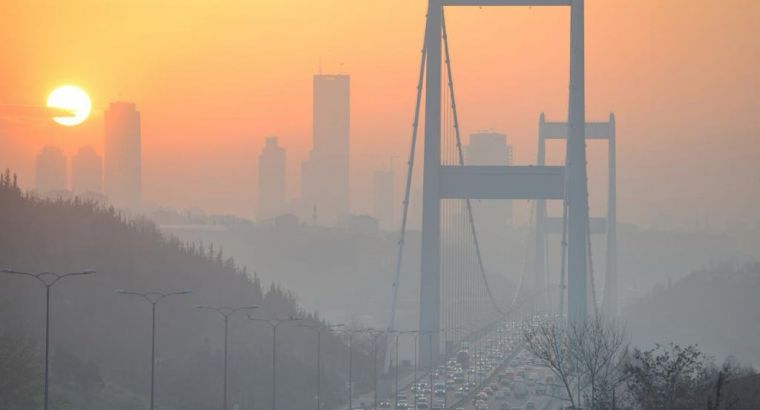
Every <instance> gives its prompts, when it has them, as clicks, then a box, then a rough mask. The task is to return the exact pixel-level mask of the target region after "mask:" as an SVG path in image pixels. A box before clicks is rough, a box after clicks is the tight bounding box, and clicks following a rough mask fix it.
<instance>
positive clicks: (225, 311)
mask: <svg viewBox="0 0 760 410" xmlns="http://www.w3.org/2000/svg"><path fill="white" fill-rule="evenodd" d="M195 308H196V309H207V310H213V311H214V312H216V313H218V314H220V315H221V316H222V318H224V376H223V378H222V380H223V382H222V384H223V390H224V393H223V394H222V396H223V399H222V410H227V373H228V372H227V338H228V336H229V319H230V316H231V315H233V314H234V313H236V312H240V311H242V310H253V309H257V308H258V306H238V307H228V306H202V305H199V306H196V307H195Z"/></svg>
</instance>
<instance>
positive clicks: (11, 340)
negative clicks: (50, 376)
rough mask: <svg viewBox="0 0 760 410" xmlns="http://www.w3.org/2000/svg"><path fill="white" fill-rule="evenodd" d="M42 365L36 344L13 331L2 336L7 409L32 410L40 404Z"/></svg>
mask: <svg viewBox="0 0 760 410" xmlns="http://www.w3.org/2000/svg"><path fill="white" fill-rule="evenodd" d="M40 363H42V361H41V358H40V355H39V353H38V350H37V346H36V344H35V343H34V342H33V341H32V339H31V338H30V337H28V336H26V335H23V334H20V333H18V332H13V331H5V332H3V333H2V334H0V403H2V404H3V405H2V407H3V408H4V409H9V410H15V409H28V408H34V407H36V406H38V404H39V402H40V400H39V399H40V397H41V395H40V393H41V386H40V381H41V380H42V368H41V366H40Z"/></svg>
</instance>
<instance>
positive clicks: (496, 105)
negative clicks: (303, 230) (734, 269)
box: [0, 0, 760, 229]
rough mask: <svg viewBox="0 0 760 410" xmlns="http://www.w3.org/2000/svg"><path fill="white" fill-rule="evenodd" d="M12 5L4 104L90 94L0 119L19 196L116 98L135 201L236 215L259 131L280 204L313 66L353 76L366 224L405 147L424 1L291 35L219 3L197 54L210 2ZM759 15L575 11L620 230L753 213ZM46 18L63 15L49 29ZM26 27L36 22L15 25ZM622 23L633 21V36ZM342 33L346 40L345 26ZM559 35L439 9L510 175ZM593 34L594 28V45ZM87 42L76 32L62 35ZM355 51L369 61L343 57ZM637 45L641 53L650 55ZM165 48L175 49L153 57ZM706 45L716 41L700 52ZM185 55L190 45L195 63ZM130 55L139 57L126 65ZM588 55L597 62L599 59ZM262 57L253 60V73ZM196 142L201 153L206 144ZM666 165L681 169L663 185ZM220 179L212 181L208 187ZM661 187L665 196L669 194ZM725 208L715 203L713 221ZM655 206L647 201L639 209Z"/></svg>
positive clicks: (463, 78)
mask: <svg viewBox="0 0 760 410" xmlns="http://www.w3.org/2000/svg"><path fill="white" fill-rule="evenodd" d="M12 4H13V3H11V5H10V7H9V8H8V17H9V19H8V21H9V24H8V25H5V26H4V27H3V28H0V32H2V33H3V35H7V36H11V34H9V33H14V34H12V35H13V36H14V38H15V37H17V38H20V39H24V40H23V41H20V42H18V43H15V42H10V43H6V44H5V47H7V50H8V52H9V53H12V55H14V56H18V61H19V64H18V65H15V66H14V67H7V68H4V69H3V70H4V71H3V72H2V78H5V79H7V81H8V82H9V85H10V86H9V87H4V88H3V92H2V95H0V97H2V101H3V103H8V104H24V105H35V104H38V103H42V102H43V101H44V98H45V96H46V95H47V93H48V92H49V91H50V89H52V88H53V87H54V86H56V85H58V84H60V83H61V82H71V83H76V84H79V85H81V86H82V87H84V88H85V89H87V90H88V92H90V93H91V97H92V99H93V112H92V114H91V117H90V119H89V120H87V121H85V122H84V123H83V124H81V125H80V126H77V127H71V128H67V129H63V127H61V126H59V125H58V124H48V123H42V122H39V121H38V122H36V123H34V124H24V123H17V121H16V120H14V119H12V118H11V119H7V118H6V119H5V120H4V122H3V125H2V127H0V133H2V139H0V144H1V145H0V148H2V149H0V161H2V162H3V163H4V164H7V165H6V166H7V167H9V168H11V169H12V170H14V171H15V172H17V173H18V174H19V182H20V183H21V184H22V186H26V187H32V186H33V184H34V159H33V158H34V155H35V154H36V152H38V151H39V150H40V149H41V148H42V147H43V146H45V145H57V146H60V147H61V149H63V151H64V152H65V153H66V154H67V155H69V156H71V155H73V154H74V153H75V152H76V150H78V149H79V148H80V147H81V146H87V145H90V146H93V147H95V148H96V150H97V151H98V152H99V153H100V154H101V155H102V154H103V151H102V148H101V147H102V143H101V142H100V139H101V138H102V135H101V134H102V121H103V112H104V109H105V108H107V105H108V103H109V102H110V101H118V100H127V101H133V102H135V103H136V104H137V105H138V106H139V107H140V110H141V111H142V112H144V113H145V116H146V120H145V121H144V123H143V127H142V128H143V129H142V134H143V148H144V149H143V154H144V158H143V174H144V175H143V177H144V178H143V181H144V186H143V193H144V198H145V200H146V201H147V202H149V203H156V204H164V205H166V206H172V207H175V208H187V207H195V206H197V207H201V208H203V209H207V210H208V211H210V212H219V213H228V212H230V213H235V214H239V215H242V216H246V217H251V218H252V217H254V216H255V212H254V211H255V203H256V192H255V191H256V188H255V183H254V184H251V183H250V178H251V175H254V176H255V175H256V164H255V161H250V156H251V155H255V154H253V153H255V152H257V151H258V149H259V148H260V147H261V146H262V145H263V143H264V138H265V137H266V136H268V135H278V136H279V137H280V140H281V143H282V145H283V146H287V147H288V152H289V158H290V161H289V162H288V175H290V180H289V184H288V198H295V197H297V196H298V195H299V194H298V193H299V192H300V186H301V181H300V173H301V171H300V163H301V162H302V161H303V160H304V159H306V158H307V157H308V150H309V149H310V146H311V138H312V135H311V118H310V117H311V114H310V112H311V97H310V94H311V81H312V78H311V76H312V74H313V73H314V72H317V68H318V65H319V61H320V60H321V61H322V66H323V67H324V70H325V72H346V73H350V74H351V76H352V80H353V81H352V88H353V90H352V91H353V97H354V98H353V100H352V104H353V106H354V109H353V112H352V136H353V141H352V157H353V158H355V159H356V160H354V161H353V165H352V172H351V174H352V176H353V177H355V178H354V182H352V191H353V192H354V193H355V194H354V195H355V197H354V198H352V199H351V202H352V204H353V205H352V208H355V209H356V211H358V212H371V210H372V199H371V197H372V192H371V186H367V181H371V179H372V174H373V173H374V171H375V170H377V169H379V168H381V166H382V165H383V164H384V163H385V162H386V160H387V158H388V157H395V158H405V157H406V155H407V154H406V152H404V149H403V148H402V147H404V146H405V145H407V144H408V140H409V135H410V128H411V127H410V123H411V111H412V108H413V99H412V98H411V97H410V93H411V92H412V91H410V90H413V89H414V85H415V79H414V73H412V72H410V70H408V67H410V66H413V65H415V64H416V61H417V59H418V57H419V44H420V39H421V31H420V27H419V24H418V23H419V20H420V19H421V18H423V17H424V14H425V10H424V4H423V2H419V3H418V2H402V1H396V2H393V1H391V2H390V3H388V4H389V8H388V9H382V10H378V9H376V8H373V7H370V6H369V5H363V4H354V3H351V2H346V1H338V0H329V1H327V2H323V3H322V6H321V7H316V6H314V5H309V6H308V9H309V12H310V13H311V15H313V16H318V17H319V18H316V19H312V18H306V17H303V16H301V15H297V16H293V18H294V19H296V21H297V22H298V23H299V24H301V25H302V26H303V27H304V30H303V32H301V31H299V32H298V33H294V34H292V37H288V32H287V30H286V29H285V27H279V26H271V25H266V24H250V23H251V22H253V23H255V22H257V21H269V20H273V21H276V20H277V19H279V18H280V17H282V16H286V15H289V12H288V7H290V6H289V4H290V3H289V2H287V1H285V2H282V3H281V4H264V5H256V6H253V5H235V6H234V7H230V8H229V9H224V10H219V11H218V14H217V19H216V20H214V22H211V23H208V24H212V26H213V27H215V28H216V29H217V30H214V31H215V32H216V33H217V37H208V36H205V35H202V34H199V35H197V36H194V38H193V39H195V37H199V39H200V42H197V41H196V42H194V41H190V40H191V39H190V38H189V37H187V36H185V34H184V33H187V32H188V31H189V30H192V29H193V28H194V27H197V25H198V24H200V23H198V22H199V21H203V20H204V19H201V18H200V16H205V15H207V14H208V13H209V6H207V5H204V4H200V3H194V4H192V5H188V9H187V10H186V14H184V16H185V17H183V18H181V19H176V18H174V17H172V16H173V14H172V13H173V10H172V9H171V8H170V7H163V6H157V7H154V8H151V12H150V13H147V12H146V11H145V7H144V6H145V4H147V3H140V2H135V3H134V5H133V6H132V7H126V8H125V10H124V13H125V15H124V16H122V17H123V18H122V17H119V18H116V16H112V15H110V14H109V13H108V12H107V10H106V8H105V7H103V6H95V7H91V8H89V9H88V10H87V13H80V12H78V10H83V9H84V6H83V5H77V4H76V3H72V6H71V7H70V9H68V10H61V9H57V8H56V7H52V6H46V7H42V8H43V9H44V10H43V11H40V8H41V6H28V5H25V6H24V7H17V6H13V5H12ZM390 5H392V6H393V7H390ZM27 6H28V7H27ZM759 9H760V5H758V4H757V3H756V2H752V1H748V0H737V1H736V3H735V4H734V6H732V7H727V8H722V7H720V5H718V4H709V3H708V4H705V5H703V7H690V5H689V3H688V2H684V1H682V0H677V1H673V2H668V3H667V4H662V3H661V2H656V1H652V0H646V1H641V2H636V3H635V4H617V3H615V2H589V4H588V5H587V10H588V13H589V19H588V29H587V30H588V31H589V39H588V45H587V50H588V53H589V59H588V62H587V64H588V70H589V75H590V76H591V77H592V78H593V81H589V84H588V93H589V99H588V100H589V101H588V116H589V118H604V117H606V115H607V113H609V112H610V111H615V112H618V113H620V115H619V118H618V127H619V135H620V141H619V145H620V149H621V152H625V156H621V158H620V162H619V166H620V171H619V179H620V186H621V187H627V188H628V190H626V192H637V193H639V192H640V193H642V194H636V195H634V194H629V193H625V192H621V195H628V197H626V198H623V197H621V201H623V200H625V203H626V204H627V205H626V206H625V207H621V209H620V220H621V221H623V222H630V223H636V224H639V225H651V224H653V223H654V222H656V221H658V222H659V221H669V224H670V225H671V226H674V227H684V226H691V225H692V222H691V221H694V223H696V224H697V225H700V224H701V225H707V221H709V225H710V226H712V227H714V228H716V229H720V228H723V227H732V226H733V227H737V226H738V227H741V226H744V225H746V224H747V223H749V224H754V223H756V222H757V217H756V216H755V215H754V211H753V209H754V205H753V204H754V203H756V202H757V201H758V199H759V197H760V192H758V191H757V190H756V189H754V188H753V189H750V190H745V189H743V188H742V187H746V186H752V183H751V182H752V181H751V179H748V178H749V175H751V174H752V171H753V169H754V167H753V164H754V158H756V157H758V156H760V144H750V145H749V146H746V145H744V144H745V142H747V141H752V140H753V136H754V135H756V134H757V132H758V131H759V130H760V124H758V123H757V119H756V116H755V115H753V113H754V112H756V111H757V110H758V109H760V108H759V107H758V101H757V98H755V96H754V91H753V90H756V89H757V88H759V87H760V85H758V83H757V82H758V81H759V80H758V77H757V75H756V74H755V73H756V72H757V70H758V68H760V61H758V57H757V56H758V55H760V52H754V51H757V50H759V49H760V45H759V44H758V40H757V36H754V35H751V33H752V30H753V27H754V23H753V22H754V21H755V18H754V16H757V15H758V14H760V10H759ZM346 13H348V14H352V15H355V16H356V20H343V19H338V20H336V23H335V24H334V25H332V26H331V27H323V26H322V25H320V24H319V23H317V22H318V21H329V20H330V19H332V18H335V16H342V15H344V14H346ZM61 15H65V16H66V19H61V18H58V17H59V16H61ZM85 15H87V17H86V18H90V16H92V17H94V18H98V19H100V21H104V22H107V25H111V26H113V27H118V28H119V29H118V30H116V31H115V32H102V33H101V32H99V31H98V30H101V29H99V28H92V27H90V26H88V25H86V24H82V21H83V19H85ZM32 19H34V21H39V22H40V24H38V25H31V24H26V23H28V22H29V21H30V20H32ZM389 19H392V20H393V21H395V22H396V26H397V28H396V29H395V30H392V31H390V32H388V33H387V35H386V36H384V37H382V38H377V37H376V36H375V34H376V33H377V32H380V31H382V30H383V29H384V27H385V22H386V21H389ZM637 19H638V20H643V21H648V23H649V24H647V25H646V26H641V25H638V24H635V21H637ZM358 21H361V29H356V24H357V23H356V22H358ZM25 22H26V23H25ZM165 23H166V24H165ZM132 24H137V25H139V26H140V27H143V29H142V31H141V33H144V34H139V33H137V32H135V31H134V30H133V29H131V28H130V25H132ZM565 24H566V15H565V12H564V11H562V10H554V9H532V10H531V9H528V8H516V9H510V10H498V9H494V10H489V11H488V12H487V13H486V12H483V11H479V10H461V11H460V10H455V11H452V12H451V13H450V14H449V26H450V30H451V31H452V33H456V34H457V35H456V36H452V44H451V51H452V61H453V64H454V73H455V76H456V78H457V83H458V90H457V92H458V96H459V97H460V99H461V100H462V101H461V107H462V113H461V115H460V116H461V122H462V131H463V135H468V134H470V133H472V132H475V131H477V130H479V129H489V128H493V129H499V130H501V131H502V132H506V133H508V134H509V135H510V137H511V141H512V143H513V145H514V150H515V163H516V164H528V163H531V162H532V161H533V159H534V158H535V146H534V145H535V144H534V141H535V135H536V132H537V119H538V115H539V114H540V113H541V112H546V114H547V117H548V118H552V119H556V120H561V119H562V116H563V114H562V113H563V111H564V107H565V105H566V101H565V100H564V98H562V97H561V96H562V95H564V94H565V92H566V86H565V84H566V78H564V77H563V74H562V72H563V70H560V69H555V68H554V67H559V66H561V65H563V64H564V62H565V61H566V56H567V37H566V33H565V30H564V25H565ZM34 26H42V27H49V28H50V30H55V32H56V33H58V34H57V35H56V37H55V38H56V41H59V42H61V43H60V44H66V45H67V47H70V45H71V44H76V47H75V49H74V52H75V53H76V55H77V56H78V58H63V56H64V55H65V53H64V51H61V50H62V49H65V47H63V48H61V47H56V46H54V45H51V46H45V47H38V46H37V45H36V44H35V47H30V45H31V44H32V43H31V42H32V41H34V40H33V39H34V38H36V37H35V35H36V34H34V33H33V32H32V31H31V29H30V27H34ZM88 27H89V28H88ZM164 27H169V29H166V30H164V29H163V28H164ZM475 27H477V30H475V29H474V28H475ZM602 31H603V32H604V33H605V35H604V36H601V35H593V34H594V33H599V32H602ZM90 32H91V33H93V34H95V35H87V36H82V35H81V34H82V33H90ZM306 33H309V34H308V35H307V34H306ZM706 33H710V34H709V37H708V34H706ZM99 34H102V35H99ZM142 35H150V36H151V38H153V39H154V40H153V41H151V42H149V43H146V44H143V45H142V46H141V48H140V49H137V48H130V47H129V46H130V45H133V44H135V42H138V41H140V39H141V38H142V37H141V36H142ZM495 37H500V38H504V39H505V42H504V44H503V45H502V46H501V47H497V48H495V49H493V50H490V51H489V54H488V55H486V54H484V53H483V52H481V51H479V50H478V49H477V48H476V47H472V45H473V44H476V43H477V42H478V41H485V40H486V39H488V38H495ZM257 38H284V39H287V40H283V42H282V44H280V46H279V47H278V48H277V49H269V48H267V47H264V46H263V45H262V44H260V43H257V42H254V43H253V48H251V47H248V46H244V45H243V44H242V42H243V41H244V39H257ZM370 39H372V42H373V43H372V44H373V45H374V46H373V48H374V50H375V52H373V53H359V54H352V51H354V50H357V49H361V47H357V46H358V45H360V44H364V43H368V41H369V40H370ZM527 39H531V40H530V41H528V40H527ZM245 41H247V40H245ZM111 42H115V43H117V44H123V45H125V46H127V47H121V48H118V50H120V51H116V49H114V51H113V52H112V54H111V53H109V54H106V55H102V54H101V53H100V51H99V50H102V49H103V47H105V46H107V45H108V44H109V43H111ZM655 43H657V44H658V47H653V46H652V45H651V44H655ZM56 44H58V43H56ZM169 44H179V45H181V47H178V48H176V51H175V52H174V53H170V54H162V53H161V50H163V49H164V48H165V47H166V46H167V45H169ZM223 44H229V47H234V48H235V49H236V50H238V51H236V54H234V56H227V55H226V54H229V53H223V52H221V50H224V49H225V48H224V47H223V46H221V45H223ZM721 44H731V45H732V46H731V47H722V46H718V45H721ZM208 45H213V47H207V46H208ZM216 45H220V46H219V47H215V46H216ZM200 47H202V48H203V49H204V50H208V51H206V52H204V53H198V52H197V51H198V49H199V48H200ZM142 49H145V50H146V51H145V52H146V53H148V55H151V56H157V58H155V59H145V58H142V56H143V52H142V51H140V50H142ZM217 49H218V50H219V51H217ZM303 50H308V51H306V52H303ZM683 50H693V53H683V52H682V51H683ZM207 53H210V54H207ZM602 53H604V55H605V56H606V57H605V58H604V59H600V58H598V57H597V56H599V55H601V54H602ZM200 55H204V57H203V59H201V58H200V57H198V56H200ZM676 56H678V57H676ZM207 57H208V58H207ZM211 61H214V62H215V63H214V64H211ZM261 61H266V62H267V64H259V62H261ZM641 61H653V62H655V64H641V63H640V62H641ZM125 62H128V64H125ZM254 62H256V63H254ZM504 62H508V64H507V65H508V67H509V69H508V70H505V69H504V68H503V67H504V65H503V64H502V63H504ZM21 66H24V67H31V69H30V70H31V71H25V70H20V69H17V68H16V67H21ZM36 67H50V69H45V70H41V69H39V68H36ZM95 67H103V68H102V69H100V68H98V69H95ZM178 67H193V68H192V69H181V68H180V69H178ZM168 73H171V74H172V75H169V74H168ZM555 74H556V75H555ZM516 79H520V80H519V81H517V80H516ZM633 79H635V81H633ZM726 79H730V80H726ZM629 80H630V81H629ZM485 81H488V82H489V83H493V84H498V85H496V86H493V87H489V88H487V89H486V88H484V87H482V86H481V82H485ZM692 84H699V87H696V88H694V87H691V85H692ZM697 89H698V90H699V91H697ZM654 95H656V96H657V98H656V99H653V98H652V96H654ZM518 102H519V103H518ZM484 107H492V108H487V109H485V108H484ZM0 111H2V110H0ZM3 117H4V118H5V117H7V115H5V116H3ZM209 141H214V143H213V144H211V145H209ZM716 141H720V143H719V144H716ZM686 146H689V147H690V148H691V152H690V154H689V155H682V154H679V152H682V150H683V148H684V147H686ZM558 151H559V150H557V149H554V148H552V147H549V152H548V153H549V155H550V157H549V159H550V160H551V161H552V162H556V161H557V160H558V158H557V156H556V154H557V152H558ZM602 151H603V150H597V149H596V148H595V147H590V149H589V163H591V164H594V163H600V164H602V160H603V158H604V153H603V152H602ZM552 155H553V156H552ZM222 158H224V160H222ZM594 159H598V160H600V161H595V160H594ZM601 166H603V165H601ZM671 167H675V168H676V169H681V170H689V171H688V172H686V171H683V173H673V171H672V170H670V168H671ZM590 175H603V174H602V173H601V172H599V173H595V172H590ZM663 176H667V177H665V178H664V177H663ZM734 176H735V177H736V178H739V180H741V182H737V183H731V184H717V183H716V189H715V190H714V191H711V192H710V193H707V194H705V193H703V192H701V189H700V187H701V186H702V184H703V182H704V181H708V180H709V181H713V182H717V181H726V180H729V179H732V178H733V177H734ZM742 178H747V179H742ZM219 180H224V181H227V183H225V184H218V183H215V182H216V181H219ZM359 181H364V182H362V183H359ZM674 181H678V184H679V186H680V187H682V188H683V189H681V190H679V191H678V192H674V191H673V189H672V186H673V183H674ZM198 184H201V185H203V186H204V187H205V188H206V189H205V190H204V192H203V193H201V194H198V193H197V189H196V187H197V185H198ZM590 184H591V185H590V195H591V198H590V199H591V206H592V209H603V206H604V201H605V200H604V195H603V193H604V182H603V181H601V180H594V179H593V178H592V179H591V180H590ZM370 185H371V184H370ZM726 197H728V198H731V201H730V203H729V204H728V207H729V208H730V211H729V210H728V209H727V208H726V204H725V202H726V201H725V200H724V199H723V198H726ZM252 204H254V205H252ZM656 204H659V205H661V206H658V207H655V206H653V205H656ZM683 210H686V212H681V211H683Z"/></svg>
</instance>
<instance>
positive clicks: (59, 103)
mask: <svg viewBox="0 0 760 410" xmlns="http://www.w3.org/2000/svg"><path fill="white" fill-rule="evenodd" d="M47 106H48V107H50V108H58V109H62V110H67V111H70V112H71V115H70V116H67V117H53V121H55V122H57V123H59V124H61V125H65V126H67V127H71V126H73V125H78V124H81V123H83V122H84V121H85V120H86V119H87V117H89V116H90V110H91V109H92V103H91V102H90V97H89V96H88V95H87V93H86V92H84V90H82V89H81V88H79V87H77V86H74V85H62V86H60V87H58V88H56V89H55V90H53V92H51V93H50V95H49V96H48V99H47Z"/></svg>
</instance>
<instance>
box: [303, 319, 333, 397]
mask: <svg viewBox="0 0 760 410" xmlns="http://www.w3.org/2000/svg"><path fill="white" fill-rule="evenodd" d="M343 326H344V325H343V324H342V323H338V324H335V325H328V326H323V327H319V328H315V327H312V326H308V325H299V326H298V327H303V328H305V329H310V330H312V331H314V333H316V334H317V397H316V399H317V410H320V409H321V408H322V402H321V397H320V396H321V392H322V359H321V358H322V332H325V331H332V330H335V329H337V328H340V327H343Z"/></svg>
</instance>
